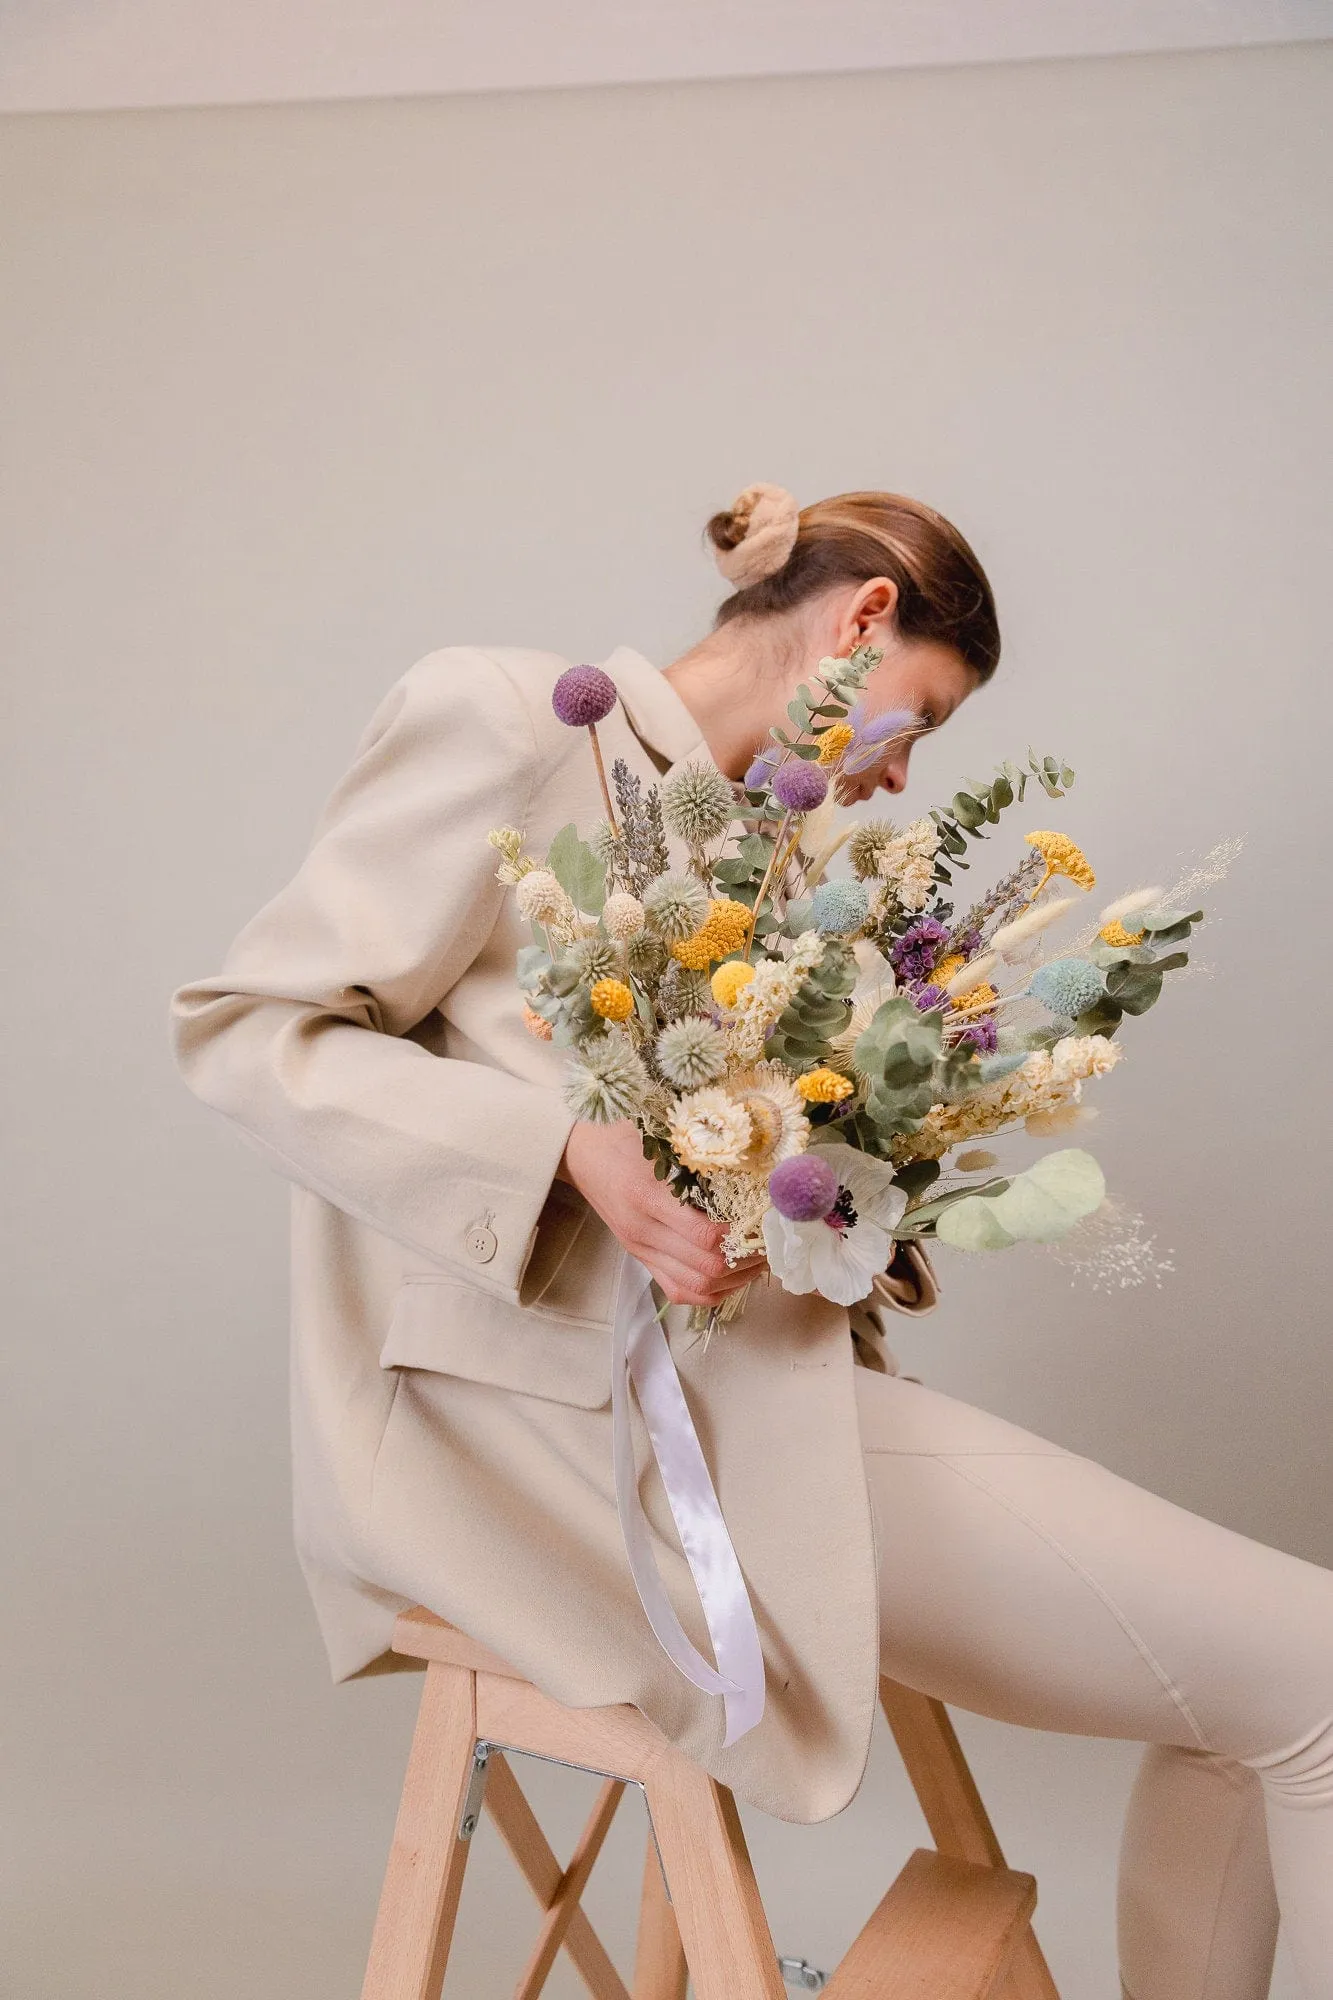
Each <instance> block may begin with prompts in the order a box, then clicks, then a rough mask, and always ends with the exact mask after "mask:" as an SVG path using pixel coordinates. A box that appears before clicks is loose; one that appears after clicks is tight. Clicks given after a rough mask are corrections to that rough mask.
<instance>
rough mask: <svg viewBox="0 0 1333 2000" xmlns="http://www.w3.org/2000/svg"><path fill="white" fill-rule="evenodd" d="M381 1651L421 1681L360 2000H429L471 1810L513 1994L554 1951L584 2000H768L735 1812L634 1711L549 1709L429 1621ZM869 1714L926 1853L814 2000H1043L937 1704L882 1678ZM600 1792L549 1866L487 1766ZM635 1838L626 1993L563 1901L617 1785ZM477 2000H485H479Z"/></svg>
mask: <svg viewBox="0 0 1333 2000" xmlns="http://www.w3.org/2000/svg"><path fill="white" fill-rule="evenodd" d="M393 1648H394V1651H395V1652H397V1653H402V1654H403V1655H405V1656H406V1657H408V1658H411V1659H417V1660H421V1661H423V1662H424V1663H425V1667H426V1684H425V1687H424V1689H423V1690H422V1696H421V1708H420V1712H419V1714H418V1717H417V1725H416V1731H415V1734H414V1736H413V1739H412V1751H411V1756H410V1758H409V1760H408V1768H407V1777H406V1781H405V1783H404V1786H403V1795H402V1800H401V1802H400V1805H399V1809H398V1819H397V1824H396V1826H395V1828H394V1835H393V1844H392V1847H391V1849H390V1853H389V1863H388V1868H387V1870H386V1873H385V1877H384V1887H383V1891H382V1893H381V1896H380V1905H379V1913H378V1916H377V1917H376V1920H375V1932H374V1937H373V1939H372V1942H371V1948H370V1960H369V1964H368V1966H367V1970H366V1978H365V1984H364V1986H363V1988H362V2000H440V1994H441V1992H442V1990H443V1986H444V1976H445V1971H446V1968H447V1965H448V1960H449V1951H450V1946H451V1944H452V1942H453V1933H454V1923H455V1919H456V1916H457V1913H458V1901H459V1896H460V1894H461V1892H462V1887H463V1872H464V1869H465V1868H466V1865H467V1857H468V1854H469V1852H470V1842H471V1835H472V1832H473V1830H474V1828H475V1826H476V1824H477V1820H478V1816H479V1815H480V1813H481V1812H482V1811H483V1810H485V1811H487V1812H489V1813H490V1815H491V1818H492V1819H493V1821H494V1822H495V1825H496V1827H497V1829H498V1831H499V1833H500V1835H501V1837H502V1838H503V1840H504V1841H505V1844H506V1845H507V1847H508V1848H509V1851H510V1853H511V1854H512V1855H513V1857H514V1859H515V1861H516V1862H517V1864H518V1866H519V1869H520V1870H521V1872H522V1874H523V1875H524V1877H525V1879H526V1880H527V1883H528V1886H529V1887H530V1888H531V1890H532V1892H533V1894H534V1896H535V1897H536V1899H537V1902H538V1904H539V1905H540V1907H541V1910H542V1920H541V1925H540V1928H539V1930H538V1934H537V1938H536V1940H535V1942H534V1944H533V1947H532V1950H531V1952H530V1954H529V1957H528V1962H527V1965H526V1966H525V1968H524V1971H523V1974H522V1977H521V1978H520V1980H519V1983H518V1985H517V1987H516V1988H515V2000H535V1996H536V1995H537V1994H539V1993H540V1992H541V1991H542V1988H543V1987H544V1985H545V1983H546V1980H547V1976H548V1975H549V1973H550V1970H551V1967H552V1966H553V1965H554V1963H555V1960H556V1957H557V1955H558V1953H559V1952H560V1951H561V1950H564V1951H565V1952H567V1953H568V1955H569V1958H570V1960H571V1962H572V1963H573V1965H574V1967H575V1968H576V1970H577V1971H578V1973H579V1975H580V1977H581V1979H582V1981H583V1983H584V1985H585V1986H586V1987H587V1989H588V1991H589V1993H591V1994H592V1995H593V2000H685V1991H686V1984H687V1981H688V1982H692V1985H693V1991H694V1994H695V1996H696V2000H783V1996H784V1992H785V1988H784V1983H783V1975H782V1971H781V1968H780V1965H779V1961H778V1957H777V1954H776V1952H775V1950H774V1948H773V1940H772V1937H771V1935H770V1933H769V1928H768V1923H767V1920H766V1918H765V1916H764V1910H763V1905H762V1903H761V1901H760V1898H759V1891H758V1888H757V1886H756V1883H755V1879H754V1871H753V1869H752V1868H751V1866H750V1857H749V1853H748V1851H747V1849H746V1845H745V1836H744V1834H743V1832H742V1830H741V1823H740V1816H739V1814H738V1812H737V1810H736V1802H735V1800H734V1798H733V1797H732V1794H731V1792H730V1791H729V1790H728V1788H727V1787H726V1786H725V1785H721V1784H719V1783H717V1781H716V1780H715V1779H713V1778H710V1777H709V1776H708V1774H707V1772H705V1771H704V1770H702V1769H701V1767H700V1766H699V1765H697V1764H694V1763H692V1762H691V1761H690V1760H689V1758H687V1757H685V1756H683V1755H682V1754H681V1752H679V1751H678V1750H677V1749H676V1748H675V1747H674V1745H672V1744H671V1743H669V1742H668V1741H667V1739H666V1738H665V1737H664V1736H663V1735H662V1734H661V1732H660V1731H659V1730H658V1729H656V1728H655V1727H654V1726H653V1724H652V1723H651V1722H649V1721H648V1719H647V1718H646V1717H645V1716H643V1715H641V1714H640V1712H639V1711H638V1709H636V1708H631V1707H627V1706H626V1707H615V1708H566V1707H564V1706H563V1705H562V1704H561V1703H559V1702H557V1701H553V1700H552V1699H551V1698H550V1697H549V1696H547V1695H544V1694H542V1693H541V1692H540V1691H539V1690H538V1689H537V1688H535V1687H533V1686H532V1684H531V1683H530V1682H529V1681H526V1680H524V1679H523V1677H522V1676H521V1675H520V1674H518V1673H517V1672H516V1671H515V1669H514V1668H512V1667H510V1666H509V1665H507V1663H506V1662H505V1661H503V1660H501V1659H498V1658H497V1657H496V1656H495V1654H493V1653H490V1652H488V1651H487V1650H486V1648H485V1647H484V1646H479V1645H477V1644H476V1642H475V1641H473V1640H471V1639H468V1638H467V1637H466V1636H465V1635H464V1634H463V1633H461V1632H459V1631H457V1630H456V1629H455V1628H454V1627H453V1626H451V1625H446V1624H445V1623H443V1621H442V1620H440V1619H438V1618H436V1617H434V1616H433V1615H432V1614H431V1613H430V1612H428V1611H423V1610H420V1609H417V1610H414V1611H408V1612H406V1613H404V1615H403V1616H402V1617H401V1618H400V1619H399V1620H398V1622H397V1626H396V1628H395V1632H394V1640H393ZM880 1694H881V1702H882V1705H883V1708H884V1712H885V1714H886V1716H887V1718H888V1721H889V1726H890V1728H891V1729H892V1730H893V1734H894V1737H895V1740H896V1741H897V1744H898V1748H899V1750H900V1752H901V1754H902V1757H903V1761H904V1763H905V1764H906V1766H907V1770H908V1773H909V1776H910V1777H911V1779H912V1783H913V1785H914V1786H915V1788H916V1792H917V1796H918V1798H919V1799H920V1801H921V1807H922V1810H923V1812H924V1813H925V1816H926V1821H927V1824H928V1825H929V1827H930V1831H931V1836H932V1838H933V1839H934V1841H935V1847H934V1848H933V1849H931V1848H924V1847H919V1848H917V1849H916V1851H915V1852H914V1853H913V1854H912V1855H911V1856H910V1857H909V1858H908V1860H907V1863H906V1865H905V1866H904V1867H903V1869H902V1870H901V1872H900V1873H899V1875H898V1876H897V1878H896V1879H895V1881H894V1882H893V1883H892V1884H891V1886H890V1888H889V1890H888V1892H887V1894H886V1895H885V1896H884V1898H883V1899H882V1901H881V1902H880V1904H879V1906H878V1907H877V1909H875V1911H874V1912H873V1913H872V1915H871V1916H870V1918H869V1921H868V1922H867V1923H866V1925H865V1926H864V1928H863V1929H862V1930H861V1932H860V1934H859V1935H858V1936H857V1938H856V1939H855V1941H854V1942H853V1944H852V1946H851V1949H850V1950H849V1952H848V1953H847V1955H846V1957H845V1958H844V1959H843V1961H842V1963H841V1965H840V1966H839V1967H838V1969H837V1971H836V1972H834V1974H833V1975H832V1977H831V1979H830V1980H829V1981H828V1984H827V1986H826V1987H825V1989H824V1991H825V1993H826V1995H827V1996H828V2000H1059V1996H1058V1994H1057V1992H1056V1988H1055V1984H1054V1982H1053V1980H1052V1979H1051V1975H1050V1972H1049V1970H1048V1969H1047V1966H1046V1961H1045V1959H1044V1958H1043V1956H1042V1953H1041V1948H1040V1946H1039V1945H1038V1943H1037V1940H1036V1937H1035V1935H1034V1933H1033V1930H1032V1923H1031V1919H1032V1912H1033V1910H1034V1909H1035V1907H1036V1902H1037V1885H1036V1882H1035V1880H1034V1879H1033V1877H1032V1876H1031V1875H1027V1874H1023V1873H1022V1872H1021V1871H1018V1870H1015V1869H1011V1868H1008V1867H1006V1865H1005V1862H1004V1857H1003V1855H1002V1853H1001V1852H1000V1846H999V1842H998V1841H997V1840H996V1837H995V1833H994V1830H993V1828H992V1827H991V1824H990V1821H989V1819H988V1818H987V1816H986V1811H985V1808H984V1806H983V1805H982V1803H981V1799H980V1796H979V1795H978V1792H977V1788H976V1785H975V1784H974V1783H973V1780H972V1774H971V1772H970V1771H969V1770H968V1767H967V1764H966V1761H965V1760H964V1757H963V1753H962V1750H961V1748H960V1746H959V1743H958V1739H957V1737H956V1736H955V1734H954V1730H953V1725H952V1724H951V1722H950V1721H949V1717H948V1714H947V1711H946V1710H945V1707H944V1704H943V1703H942V1702H939V1701H936V1700H934V1699H933V1698H932V1697H930V1696H928V1695H923V1694H919V1693H917V1692H916V1691H915V1690H914V1689H911V1688H906V1687H902V1686H901V1685H900V1684H899V1683H897V1682H894V1681H888V1680H884V1681H882V1682H881V1684H880ZM506 1751H521V1752H525V1753H528V1754H531V1755H534V1756H538V1757H546V1758H552V1759H555V1760H556V1761H558V1762H560V1763H566V1764H573V1765H577V1766H578V1767H580V1768H581V1769H584V1770H587V1771H592V1772H595V1773H597V1774H599V1775H601V1777H602V1779H603V1783H602V1786H601V1789H600V1791H599V1792H598V1795H597V1799H596V1803H595V1804H594V1806H593V1810H592V1813H591V1815H590V1817H589V1819H588V1823H587V1825H586V1826H585V1827H584V1829H583V1832H582V1834H581V1835H580V1838H579V1841H578V1844H577V1846H576V1847H575V1850H574V1853H573V1856H572V1857H571V1859H570V1861H569V1863H568V1865H567V1866H566V1867H564V1868H562V1867H561V1866H560V1863H559V1862H558V1861H557V1859H556V1857H555V1855H554V1854H553V1853H552V1851H551V1848H550V1846H549V1844H548V1842H547V1840H546V1836H545V1835H544V1834H543V1832H542V1830H541V1828H540V1827H539V1826H538V1824H537V1820H536V1818H535V1816H534V1814H533V1812H532V1808H531V1807H530V1806H529V1804H528V1802H527V1800H526V1799H525V1798H524V1796H523V1793H522V1791H521V1790H520V1788H519V1784H518V1781H517V1779H516V1778H515V1776H514V1774H513V1770H512V1768H511V1767H510V1765H509V1763H508V1761H507V1759H506V1756H505V1752H506ZM631 1784H632V1785H638V1786H641V1787H642V1788H643V1792H644V1796H645V1800H646V1802H647V1807H648V1815H649V1821H650V1827H651V1831H650V1836H649V1840H648V1850H647V1855H646V1858H645V1863H644V1874H643V1893H642V1901H641V1905H640V1912H639V1932H638V1945H637V1950H636V1955H635V1965H634V1985H633V1991H632V1994H631V1992H630V1990H629V1989H628V1988H627V1987H626V1986H625V1983H624V1981H623V1980H622V1979H621V1977H620V1974H619V1973H618V1972H617V1971H616V1968H615V1966H614V1965H613V1964H612V1962H611V1960H610V1958H609V1957H608V1956H607V1953H606V1951H605V1950H604V1948H603V1946H602V1945H601V1943H600V1941H599V1940H598V1938H597V1935H596V1933H595V1932H594V1930H593V1928H592V1926H591V1924H590V1923H589V1922H588V1919H587V1917H586V1916H585V1915H584V1913H583V1910H582V1909H581V1908H580V1898H581V1897H582V1895H583V1891H584V1889H585V1888H586V1886H587V1882H588V1878H589V1876H590V1875H591V1873H592V1870H593V1866H594V1864H595V1862H596V1860H597V1857H598V1854H599V1853H600V1852H601V1848H602V1844H603V1842H604V1841H605V1839H606V1835H607V1832H608V1830H609V1829H610V1826H611V1822H612V1819H613V1818H614V1817H615V1812H616V1808H617V1807H618V1805H619V1804H620V1800H621V1798H622V1797H623V1795H624V1792H625V1788H626V1786H627V1785H631ZM479 2000H491V1996H490V1995H484V1996H479Z"/></svg>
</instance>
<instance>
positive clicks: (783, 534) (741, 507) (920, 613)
mask: <svg viewBox="0 0 1333 2000" xmlns="http://www.w3.org/2000/svg"><path fill="white" fill-rule="evenodd" d="M705 533H706V534H707V536H708V539H709V540H710V541H711V542H712V544H713V547H714V550H715V551H716V552H717V561H718V567H719V568H720V569H721V570H722V572H723V574H724V575H725V576H730V577H731V579H732V581H733V582H734V583H735V584H736V586H737V587H736V589H735V590H734V591H733V592H732V594H731V596H730V597H726V598H724V599H723V600H722V603H721V604H720V605H719V607H718V611H717V616H716V618H715V619H714V621H713V623H714V628H715V629H716V627H717V626H719V625H725V624H727V623H728V622H729V621H730V620H731V619H733V618H745V619H751V618H772V617H777V616H779V615H780V614H781V613H783V612H786V611H792V610H794V609H795V608H796V606H797V605H799V604H804V603H806V602H807V600H809V599H810V598H814V597H818V596H820V595H822V594H823V592H825V591H827V590H832V589H835V588H836V587H837V585H839V584H845V583H866V582H868V581H869V580H870V578H871V577H874V576H886V577H890V578H892V580H893V582H894V583H896V584H897V586H898V607H897V611H896V614H895V622H896V624H897V628H898V630H899V632H900V633H901V634H902V636H903V638H904V639H931V640H934V641H935V642H936V643H937V644H940V645H944V646H951V647H952V648H953V650H954V651H955V652H956V653H958V654H959V655H960V656H961V658H962V659H964V660H965V661H966V662H967V664H968V666H970V667H972V668H974V669H975V671H976V672H977V673H978V674H979V675H980V676H981V678H982V680H983V681H985V680H989V679H990V677H991V675H992V674H993V673H994V672H995V668H996V665H997V663H998V661H999V657H1000V627H999V621H998V619H997V618H996V615H995V599H994V597H993V596H992V594H991V587H990V584H989V582H988V581H987V578H986V572H985V570H983V569H982V567H981V564H980V563H979V562H978V561H977V558H976V556H975V555H974V554H973V552H972V550H971V549H970V548H969V547H968V544H967V543H966V542H965V541H964V539H963V537H962V536H961V535H960V534H959V532H958V530H957V528H955V527H954V525H953V523H952V522H951V521H946V520H945V518H944V516H943V514H937V513H936V512H935V510H934V508H933V507H927V506H926V505H925V504H924V502H922V501H920V500H909V499H908V498H907V497H906V495H905V494H902V493H837V494H835V495H834V496H833V497H832V499H829V500H816V501H815V502H814V504H813V505H812V506H809V507H802V508H800V509H799V510H798V509H797V507H796V503H795V501H794V500H793V499H792V498H791V496H790V494H788V493H786V492H785V490H784V489H783V488H781V487H771V486H755V487H747V488H746V489H745V492H744V493H742V494H740V495H739V496H738V497H737V499H736V500H735V501H734V502H733V503H732V505H731V507H730V508H728V509H727V510H726V511H725V512H724V513H721V514H714V516H713V518H712V520H711V521H710V522H709V523H708V526H707V528H706V530H705ZM742 544H744V554H742ZM733 551H735V554H734V555H733V554H732V552H733ZM751 551H753V554H752V553H751Z"/></svg>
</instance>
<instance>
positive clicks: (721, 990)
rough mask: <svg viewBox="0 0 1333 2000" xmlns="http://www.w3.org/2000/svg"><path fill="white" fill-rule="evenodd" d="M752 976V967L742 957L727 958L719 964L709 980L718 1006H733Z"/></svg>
mask: <svg viewBox="0 0 1333 2000" xmlns="http://www.w3.org/2000/svg"><path fill="white" fill-rule="evenodd" d="M753 978H754V967H753V966H752V965H747V964H746V962H745V960H744V959H743V958H729V959H728V960H727V962H726V964H725V965H719V967H718V968H717V971H716V972H715V973H714V974H713V977H712V981H711V985H712V989H713V998H714V999H715V1000H716V1002H717V1004H718V1006H719V1007H734V1006H735V1005H736V1002H737V1000H738V999H739V998H740V996H741V994H742V993H743V992H744V991H745V988H746V987H747V986H748V985H749V983H750V981H751V980H752V979H753Z"/></svg>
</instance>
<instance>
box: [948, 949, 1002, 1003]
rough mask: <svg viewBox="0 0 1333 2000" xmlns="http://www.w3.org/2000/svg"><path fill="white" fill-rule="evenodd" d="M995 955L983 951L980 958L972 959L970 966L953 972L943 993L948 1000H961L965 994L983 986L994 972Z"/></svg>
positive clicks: (991, 952) (961, 967) (963, 966)
mask: <svg viewBox="0 0 1333 2000" xmlns="http://www.w3.org/2000/svg"><path fill="white" fill-rule="evenodd" d="M995 959H996V954H995V953H994V952H993V951H983V952H982V954H981V957H980V958H974V959H973V960H972V962H971V964H970V965H962V966H960V967H959V968H958V970H957V972H955V974H954V976H953V978H952V979H951V980H950V981H949V983H948V985H947V986H946V987H945V989H944V991H945V993H946V994H947V995H948V997H949V999H950V1000H961V999H962V998H963V996H964V995H965V994H967V993H971V992H974V991H975V989H976V988H977V987H978V986H984V985H985V983H986V981H987V980H988V979H989V978H990V975H991V973H992V972H993V971H994V970H995Z"/></svg>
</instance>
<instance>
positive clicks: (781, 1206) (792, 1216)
mask: <svg viewBox="0 0 1333 2000" xmlns="http://www.w3.org/2000/svg"><path fill="white" fill-rule="evenodd" d="M768 1192H769V1196H770V1199H771V1200H772V1203H773V1206H774V1208H775V1209H776V1210H777V1211H778V1214H779V1215H785V1216H786V1218H787V1220H788V1221H789V1222H820V1221H822V1220H823V1218H824V1217H825V1216H826V1215H827V1214H828V1213H829V1211H830V1210H831V1209H832V1207H833V1204H834V1202H835V1201H836V1200H837V1199H838V1176H837V1175H836V1174H835V1173H834V1171H833V1169H832V1167H831V1166H830V1165H829V1163H828V1161H827V1160H821V1159H820V1157H819V1155H818V1153H798V1154H797V1155H796V1157H795V1159H792V1160H780V1161H779V1162H778V1164H777V1166H776V1167H774V1169H773V1171H772V1173H771V1174H770V1175H769V1177H768Z"/></svg>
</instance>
